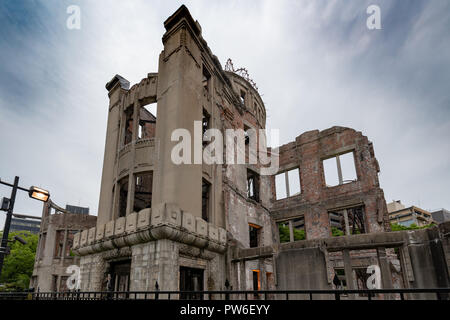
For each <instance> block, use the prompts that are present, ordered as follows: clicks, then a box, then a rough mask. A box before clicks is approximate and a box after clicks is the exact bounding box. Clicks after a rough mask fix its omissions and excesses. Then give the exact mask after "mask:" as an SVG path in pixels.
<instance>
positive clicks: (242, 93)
mask: <svg viewBox="0 0 450 320" xmlns="http://www.w3.org/2000/svg"><path fill="white" fill-rule="evenodd" d="M239 98H240V100H241V103H242V104H243V105H244V106H245V91H244V90H241V94H240V96H239Z"/></svg>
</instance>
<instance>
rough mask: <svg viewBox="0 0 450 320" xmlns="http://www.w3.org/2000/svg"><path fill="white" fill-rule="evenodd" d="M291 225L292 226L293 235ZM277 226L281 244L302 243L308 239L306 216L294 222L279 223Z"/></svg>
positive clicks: (293, 220)
mask: <svg viewBox="0 0 450 320" xmlns="http://www.w3.org/2000/svg"><path fill="white" fill-rule="evenodd" d="M290 224H292V235H291V227H290ZM277 225H278V233H279V237H280V238H279V239H280V243H285V242H291V241H301V240H305V239H306V230H305V218H304V216H301V217H298V218H295V219H292V220H286V221H282V222H278V223H277Z"/></svg>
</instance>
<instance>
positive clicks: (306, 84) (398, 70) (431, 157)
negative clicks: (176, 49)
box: [0, 0, 450, 228]
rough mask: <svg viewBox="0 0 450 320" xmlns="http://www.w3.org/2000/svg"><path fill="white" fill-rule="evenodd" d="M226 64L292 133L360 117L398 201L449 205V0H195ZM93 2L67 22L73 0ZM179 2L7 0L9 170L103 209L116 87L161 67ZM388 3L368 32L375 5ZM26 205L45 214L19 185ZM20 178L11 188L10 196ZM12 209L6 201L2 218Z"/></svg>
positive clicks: (4, 48)
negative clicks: (76, 20) (167, 23)
mask: <svg viewBox="0 0 450 320" xmlns="http://www.w3.org/2000/svg"><path fill="white" fill-rule="evenodd" d="M184 3H185V4H186V5H187V7H188V8H189V10H190V12H191V14H192V16H193V17H194V19H198V20H199V22H200V23H201V26H202V29H203V36H204V38H205V39H206V40H207V41H208V44H209V46H210V48H211V49H212V51H213V52H214V53H215V54H216V55H217V56H218V58H219V59H220V61H221V62H222V64H224V63H225V62H226V60H227V58H232V59H233V61H234V64H235V66H238V67H239V66H244V67H246V68H247V69H248V70H249V72H250V75H251V76H252V78H253V79H254V80H255V82H256V83H257V84H258V87H259V91H260V93H261V95H262V98H263V99H264V102H265V105H266V108H267V114H268V118H267V127H268V128H269V129H270V128H279V129H280V130H281V132H280V138H281V141H280V142H281V143H282V144H283V143H286V142H289V141H292V140H293V139H295V137H296V136H298V135H300V134H301V133H302V132H305V131H308V130H314V129H320V130H323V129H326V128H329V127H331V126H335V125H339V126H348V127H352V128H355V129H356V130H358V131H362V132H363V133H364V134H365V135H367V136H368V137H369V139H370V140H371V141H372V142H373V143H374V147H375V155H376V157H377V158H378V161H379V163H380V167H381V173H380V183H381V187H382V188H383V189H384V191H385V196H386V200H387V201H388V202H389V201H391V200H393V199H396V200H398V199H401V200H402V202H403V203H405V204H407V205H419V206H421V207H423V208H425V209H435V208H440V207H445V208H448V209H450V197H449V195H450V161H449V157H450V147H449V137H450V35H449V30H450V2H449V1H447V0H432V1H428V0H420V1H419V0H417V1H403V0H397V1H393V0H391V1H385V0H371V1H361V0H351V1H350V0H345V1H344V0H342V1H318V0H298V1H273V0H267V1H256V0H255V1H206V0H205V1H200V0H197V1H184ZM72 4H75V5H78V6H79V7H80V9H81V28H80V29H79V30H69V29H68V28H67V26H66V20H67V19H68V17H69V14H68V13H67V11H66V10H67V7H68V6H69V5H72ZM181 4H182V2H180V1H152V0H145V1H144V0H142V1H139V0H130V1H119V0H116V1H112V0H96V1H76V0H72V1H64V0H45V1H44V0H41V1H32V0H27V1H25V0H21V1H18V0H3V1H0V132H1V136H0V137H1V138H0V177H1V179H2V180H6V181H13V179H14V176H15V175H18V176H20V179H21V182H20V184H21V185H22V186H24V187H29V186H31V185H38V186H41V187H43V188H46V189H48V190H50V191H51V196H52V199H53V201H54V202H55V203H57V204H59V205H60V206H65V205H66V204H67V203H69V204H73V205H80V206H86V207H89V208H90V209H91V212H92V213H94V214H96V213H97V207H98V197H99V190H100V179H101V170H102V162H103V152H104V142H105V133H106V119H107V106H108V98H107V92H106V89H105V87H104V86H105V84H106V82H108V81H109V80H110V79H111V78H112V77H113V76H114V75H115V74H116V73H118V74H120V75H122V76H123V77H125V78H127V79H128V80H129V81H130V82H131V83H132V84H134V83H136V82H139V81H140V80H141V79H142V78H144V77H146V75H147V73H148V72H156V71H157V70H158V55H159V53H160V51H161V50H162V42H161V37H162V35H163V33H164V27H163V22H164V20H165V19H166V18H167V17H168V16H170V15H171V14H172V13H173V12H174V11H175V10H176V9H177V8H178V7H179V6H180V5H181ZM371 4H376V5H378V6H379V7H380V9H381V27H382V29H381V30H369V29H368V28H367V26H366V20H367V18H368V17H369V15H368V14H367V13H366V9H367V7H368V6H369V5H371ZM19 193H20V195H19V197H18V199H17V202H16V206H15V209H16V210H15V212H16V213H23V214H32V215H40V214H41V209H42V206H41V203H39V202H37V201H34V200H31V199H29V198H28V196H27V195H26V194H25V193H24V192H19ZM9 195H10V189H9V188H7V187H4V186H0V197H4V196H7V197H9ZM4 216H5V215H4V213H1V212H0V228H3V224H4Z"/></svg>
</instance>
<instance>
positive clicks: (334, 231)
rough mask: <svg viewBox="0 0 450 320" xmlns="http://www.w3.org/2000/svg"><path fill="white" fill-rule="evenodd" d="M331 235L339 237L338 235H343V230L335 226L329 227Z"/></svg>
mask: <svg viewBox="0 0 450 320" xmlns="http://www.w3.org/2000/svg"><path fill="white" fill-rule="evenodd" d="M331 235H332V236H333V237H340V236H343V235H344V231H342V230H339V229H338V228H336V227H331Z"/></svg>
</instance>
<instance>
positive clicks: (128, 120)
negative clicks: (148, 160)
mask: <svg viewBox="0 0 450 320" xmlns="http://www.w3.org/2000/svg"><path fill="white" fill-rule="evenodd" d="M124 120H125V123H124V138H123V145H127V144H129V143H130V142H131V140H132V139H133V107H132V106H130V107H128V109H126V110H125V112H124Z"/></svg>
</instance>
